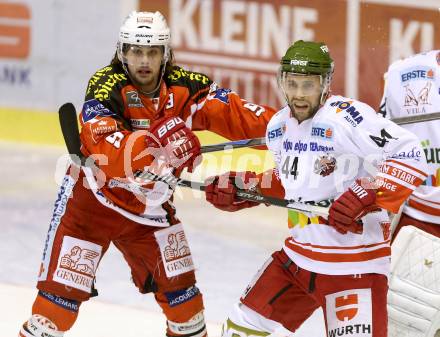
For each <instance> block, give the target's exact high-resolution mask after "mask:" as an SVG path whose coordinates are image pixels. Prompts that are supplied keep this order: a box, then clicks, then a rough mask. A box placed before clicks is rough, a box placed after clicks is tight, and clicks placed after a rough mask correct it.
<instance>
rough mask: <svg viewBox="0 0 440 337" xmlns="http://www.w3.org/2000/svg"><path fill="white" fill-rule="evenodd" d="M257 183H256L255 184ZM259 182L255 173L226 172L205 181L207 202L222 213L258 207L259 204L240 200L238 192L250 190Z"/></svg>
mask: <svg viewBox="0 0 440 337" xmlns="http://www.w3.org/2000/svg"><path fill="white" fill-rule="evenodd" d="M254 181H255V183H253V182H254ZM256 182H257V175H256V174H255V173H254V172H249V171H247V172H226V173H224V174H222V175H220V176H215V177H210V178H208V179H206V181H205V185H206V188H205V195H206V200H207V201H208V202H210V203H211V204H213V205H214V206H215V207H217V208H218V209H221V210H222V211H228V212H235V211H238V210H240V209H243V208H249V207H254V206H258V205H259V203H258V202H253V201H248V200H240V199H238V198H237V195H236V193H237V190H238V189H242V190H250V189H252V188H253V187H254V186H255V185H256Z"/></svg>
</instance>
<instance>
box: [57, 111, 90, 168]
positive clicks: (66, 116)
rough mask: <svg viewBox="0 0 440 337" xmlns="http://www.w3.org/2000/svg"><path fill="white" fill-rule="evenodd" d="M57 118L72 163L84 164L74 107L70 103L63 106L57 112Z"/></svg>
mask: <svg viewBox="0 0 440 337" xmlns="http://www.w3.org/2000/svg"><path fill="white" fill-rule="evenodd" d="M58 117H59V121H60V126H61V132H62V133H63V138H64V142H65V143H66V147H67V151H68V152H69V154H70V156H71V158H72V160H73V161H74V162H76V163H77V162H78V160H80V161H81V164H84V163H85V158H84V156H83V155H82V153H81V140H80V138H79V129H78V117H77V115H76V109H75V106H74V105H73V104H72V103H65V104H63V105H62V106H61V107H60V109H59V110H58ZM78 164H79V163H78Z"/></svg>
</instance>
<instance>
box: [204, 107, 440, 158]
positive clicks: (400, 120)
mask: <svg viewBox="0 0 440 337" xmlns="http://www.w3.org/2000/svg"><path fill="white" fill-rule="evenodd" d="M436 119H440V112H433V113H429V114H423V115H414V116H405V117H397V118H393V119H391V121H392V122H394V123H396V124H397V125H406V124H413V123H420V122H429V121H433V120H436ZM259 145H266V139H265V138H264V137H262V138H250V139H242V140H234V141H232V142H225V143H219V144H213V145H205V146H202V149H201V152H202V153H208V152H215V151H223V150H227V149H239V148H243V147H253V146H259Z"/></svg>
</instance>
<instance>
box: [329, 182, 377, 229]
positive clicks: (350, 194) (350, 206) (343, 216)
mask: <svg viewBox="0 0 440 337" xmlns="http://www.w3.org/2000/svg"><path fill="white" fill-rule="evenodd" d="M375 202H376V190H375V189H365V188H363V187H362V186H361V182H360V179H357V180H356V181H355V182H353V184H351V186H350V187H349V188H348V190H347V191H346V192H344V193H343V194H342V195H341V196H340V197H339V198H338V199H336V200H335V201H334V202H333V204H332V205H331V207H330V210H329V216H328V223H329V225H330V226H333V227H335V228H336V230H337V231H338V232H339V233H341V234H347V232H353V233H356V234H360V233H362V230H363V228H362V222H360V221H359V222H358V220H359V219H360V218H362V217H363V216H364V215H365V214H367V213H369V212H372V211H374V210H377V209H379V207H378V206H376V205H375Z"/></svg>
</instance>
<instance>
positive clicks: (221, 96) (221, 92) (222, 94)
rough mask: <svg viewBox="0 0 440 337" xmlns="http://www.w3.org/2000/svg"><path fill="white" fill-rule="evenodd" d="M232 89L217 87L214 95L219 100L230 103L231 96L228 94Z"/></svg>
mask: <svg viewBox="0 0 440 337" xmlns="http://www.w3.org/2000/svg"><path fill="white" fill-rule="evenodd" d="M231 91H232V90H231V89H224V88H220V89H217V91H215V94H214V97H213V98H216V99H218V100H219V101H221V102H223V103H225V104H228V103H229V97H228V94H229V93H230V92H231Z"/></svg>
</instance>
